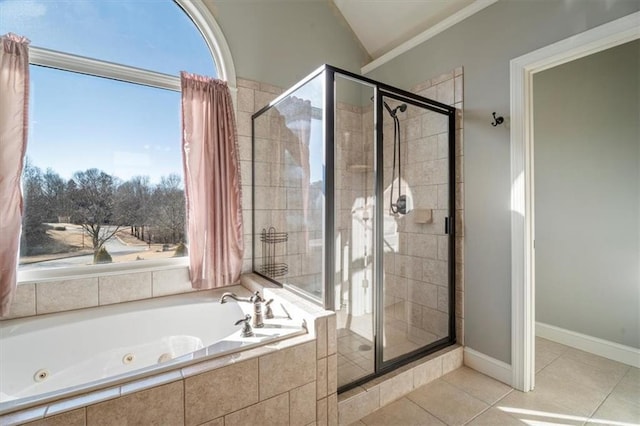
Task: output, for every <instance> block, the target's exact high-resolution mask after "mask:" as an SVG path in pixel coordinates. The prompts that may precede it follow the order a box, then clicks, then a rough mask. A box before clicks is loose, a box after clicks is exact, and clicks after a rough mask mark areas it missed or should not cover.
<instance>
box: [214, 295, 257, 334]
mask: <svg viewBox="0 0 640 426" xmlns="http://www.w3.org/2000/svg"><path fill="white" fill-rule="evenodd" d="M227 298H231V299H233V300H235V301H237V302H245V303H253V326H254V327H256V328H261V327H264V317H263V315H262V304H263V302H265V300H264V299H263V298H262V296H260V292H259V291H256V292H255V293H253V295H252V296H251V297H238V296H237V295H236V294H235V293H224V294H223V295H222V297H221V298H220V303H226V302H227Z"/></svg>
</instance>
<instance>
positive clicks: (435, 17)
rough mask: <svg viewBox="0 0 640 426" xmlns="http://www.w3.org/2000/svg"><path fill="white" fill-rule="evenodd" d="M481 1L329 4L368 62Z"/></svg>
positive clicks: (359, 0) (342, 0)
mask: <svg viewBox="0 0 640 426" xmlns="http://www.w3.org/2000/svg"><path fill="white" fill-rule="evenodd" d="M479 1H481V0H333V2H334V4H335V5H336V7H337V8H338V9H339V10H340V12H341V13H342V15H343V16H344V18H345V20H346V21H347V23H348V24H349V26H350V27H351V29H352V30H353V32H354V33H355V35H356V37H358V39H359V40H360V42H361V43H362V45H363V46H364V48H365V49H366V50H367V52H368V53H369V55H370V56H371V58H372V59H374V60H375V59H377V58H379V57H380V56H382V55H384V54H385V53H388V52H389V51H391V50H393V49H394V48H396V47H398V46H400V45H402V44H403V43H405V42H407V41H408V40H410V39H412V38H414V37H416V36H417V35H419V34H421V33H424V32H425V31H427V30H429V29H432V28H433V27H434V26H435V25H436V24H438V23H441V22H442V21H444V20H446V19H447V18H450V17H451V16H452V15H455V14H456V13H458V12H461V11H462V10H463V9H465V8H467V7H469V6H471V5H472V4H473V3H478V2H479Z"/></svg>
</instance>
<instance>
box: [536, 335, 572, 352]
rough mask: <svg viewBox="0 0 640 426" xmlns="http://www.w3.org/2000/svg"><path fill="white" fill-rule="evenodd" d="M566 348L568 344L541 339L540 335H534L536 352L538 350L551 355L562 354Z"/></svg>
mask: <svg viewBox="0 0 640 426" xmlns="http://www.w3.org/2000/svg"><path fill="white" fill-rule="evenodd" d="M568 349H569V347H568V346H565V345H563V344H561V343H556V342H553V341H551V340H547V339H543V338H542V337H536V353H537V352H540V353H546V354H553V355H562V354H563V353H565V352H566V351H567V350H568Z"/></svg>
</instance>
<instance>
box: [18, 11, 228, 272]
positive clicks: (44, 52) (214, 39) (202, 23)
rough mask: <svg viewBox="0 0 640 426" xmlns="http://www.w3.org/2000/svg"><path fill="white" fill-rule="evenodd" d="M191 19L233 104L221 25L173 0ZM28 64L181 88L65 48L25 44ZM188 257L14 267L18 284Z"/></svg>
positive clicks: (181, 262)
mask: <svg viewBox="0 0 640 426" xmlns="http://www.w3.org/2000/svg"><path fill="white" fill-rule="evenodd" d="M173 1H174V2H175V3H176V4H177V5H178V6H179V7H180V8H181V9H182V10H183V11H184V12H185V13H186V14H187V15H188V16H189V17H190V18H191V20H192V21H193V23H194V24H195V25H196V27H197V28H198V30H199V31H200V33H201V34H202V36H203V38H204V40H205V42H206V44H207V46H208V48H209V51H210V52H211V55H212V57H213V61H214V65H215V66H216V71H217V73H218V78H219V79H220V80H224V81H226V82H227V85H228V87H229V89H230V91H231V95H232V98H233V103H234V106H235V105H237V103H236V99H237V90H238V89H237V86H236V72H235V67H234V64H233V58H232V56H231V51H230V50H229V45H228V44H227V41H226V39H225V37H224V35H223V33H222V29H221V28H220V26H219V25H218V23H217V22H216V20H215V19H214V17H213V15H212V14H211V12H210V11H209V9H208V8H207V7H206V6H205V4H204V2H203V1H202V0H173ZM29 63H30V64H31V65H38V66H44V67H48V68H55V69H59V70H63V71H69V72H75V73H80V74H85V75H91V76H95V77H103V78H108V79H112V80H117V81H122V82H126V83H133V84H140V85H144V86H150V87H155V88H159V89H166V90H172V91H177V92H180V91H181V86H180V77H179V76H174V75H169V74H164V73H159V72H156V71H150V70H146V69H142V68H136V67H131V66H127V65H122V64H117V63H113V62H108V61H101V60H98V59H93V58H88V57H84V56H79V55H72V54H69V53H65V52H58V51H55V50H50V49H44V48H41V47H36V46H30V47H29ZM188 265H189V257H182V258H177V259H161V260H145V261H143V262H139V261H132V262H122V263H112V264H103V265H87V266H78V267H65V268H49V269H42V270H37V269H36V270H33V269H32V270H25V271H18V276H17V282H18V284H27V283H33V282H45V281H59V280H65V279H77V278H90V277H98V276H106V275H119V274H125V273H130V272H148V271H158V270H163V269H173V268H179V267H187V266H188Z"/></svg>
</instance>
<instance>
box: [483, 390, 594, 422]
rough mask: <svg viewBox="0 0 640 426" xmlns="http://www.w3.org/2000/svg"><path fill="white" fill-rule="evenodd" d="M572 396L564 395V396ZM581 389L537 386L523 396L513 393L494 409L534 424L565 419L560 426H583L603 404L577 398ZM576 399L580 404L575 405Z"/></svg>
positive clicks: (516, 392) (517, 392)
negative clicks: (577, 393) (565, 425)
mask: <svg viewBox="0 0 640 426" xmlns="http://www.w3.org/2000/svg"><path fill="white" fill-rule="evenodd" d="M567 391H568V392H570V394H565V392H567ZM576 392H579V390H578V389H575V388H574V389H571V390H567V389H566V388H564V389H563V388H562V387H561V386H559V385H558V384H557V383H556V384H554V385H550V384H548V383H547V384H545V386H541V385H540V383H538V384H536V389H535V390H533V391H531V392H527V393H523V392H519V391H513V392H511V393H509V394H508V395H507V396H506V397H504V398H503V399H501V400H500V401H498V402H497V403H496V404H495V405H494V407H495V408H498V409H499V410H502V411H504V412H506V413H508V414H509V415H511V416H512V417H515V418H517V419H520V420H523V421H524V420H525V419H527V420H532V421H534V422H536V421H537V422H550V420H551V419H555V420H558V419H564V420H563V421H561V422H560V424H569V425H581V424H583V423H584V422H585V421H586V420H587V419H588V418H589V416H590V415H591V413H593V411H594V410H595V409H596V407H597V406H598V404H600V402H602V401H603V400H604V397H601V398H599V399H597V400H595V401H594V400H590V399H587V401H586V402H585V401H584V398H581V397H580V396H577V395H576ZM576 399H577V401H576Z"/></svg>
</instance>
